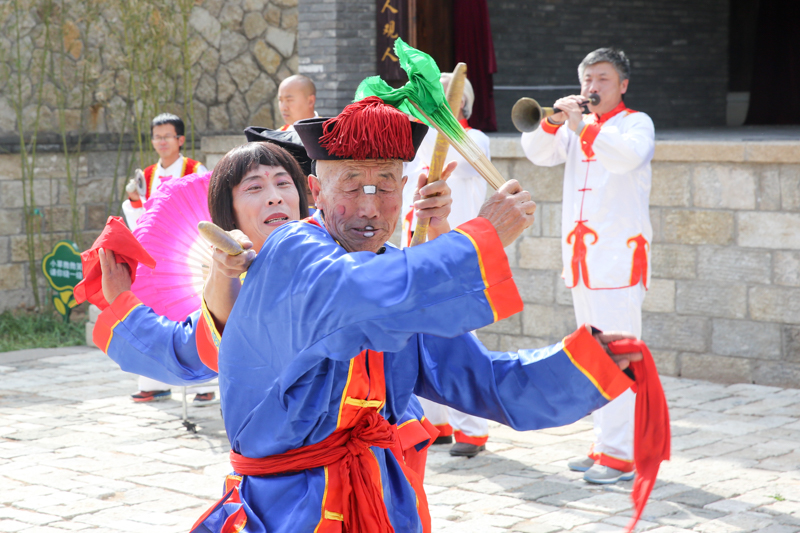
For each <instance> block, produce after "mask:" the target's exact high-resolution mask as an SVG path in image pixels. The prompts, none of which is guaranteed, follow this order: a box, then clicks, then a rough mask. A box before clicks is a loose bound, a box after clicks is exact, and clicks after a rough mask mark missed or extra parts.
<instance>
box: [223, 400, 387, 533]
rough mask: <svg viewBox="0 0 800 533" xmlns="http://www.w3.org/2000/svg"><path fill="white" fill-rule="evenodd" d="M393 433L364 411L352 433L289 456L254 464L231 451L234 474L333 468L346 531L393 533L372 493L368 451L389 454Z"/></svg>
mask: <svg viewBox="0 0 800 533" xmlns="http://www.w3.org/2000/svg"><path fill="white" fill-rule="evenodd" d="M395 439H396V433H395V432H394V430H393V428H392V426H391V424H389V422H387V421H386V419H385V418H383V417H382V416H381V415H379V414H378V413H377V412H376V411H368V412H367V414H366V415H364V416H363V417H362V418H361V419H360V420H359V421H358V422H356V425H355V427H353V428H352V429H347V430H345V431H337V432H335V433H333V434H331V435H330V436H329V437H328V438H326V439H325V440H323V441H322V442H318V443H316V444H312V445H310V446H304V447H302V448H296V449H294V450H289V451H288V452H286V453H282V454H280V455H272V456H269V457H261V458H257V459H253V458H250V457H245V456H243V455H240V454H238V453H236V452H234V451H233V450H231V465H232V466H233V469H234V470H235V471H236V472H237V473H239V474H244V475H246V476H266V475H271V474H285V473H289V472H300V471H302V470H308V469H310V468H319V467H322V466H332V465H336V466H338V468H339V471H340V473H341V480H342V497H343V502H342V503H343V509H344V512H343V513H342V514H343V515H344V531H346V532H352V533H356V532H361V531H369V532H370V533H392V532H394V528H393V527H392V524H391V522H389V515H388V513H387V512H386V505H385V504H384V502H383V499H382V497H381V493H380V491H376V490H374V484H375V483H380V481H379V480H373V479H372V476H371V474H370V472H371V469H370V463H369V461H370V459H369V448H370V446H377V447H379V448H384V449H385V448H391V447H392V446H394V445H395Z"/></svg>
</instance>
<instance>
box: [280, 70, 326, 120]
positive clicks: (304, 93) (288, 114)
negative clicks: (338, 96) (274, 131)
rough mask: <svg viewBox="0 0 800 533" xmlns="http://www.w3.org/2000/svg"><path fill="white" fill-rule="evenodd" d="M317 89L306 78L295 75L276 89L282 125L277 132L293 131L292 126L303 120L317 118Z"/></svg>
mask: <svg viewBox="0 0 800 533" xmlns="http://www.w3.org/2000/svg"><path fill="white" fill-rule="evenodd" d="M316 103H317V87H316V86H315V85H314V82H313V81H311V79H310V78H308V77H307V76H303V75H302V74H295V75H294V76H289V77H288V78H286V79H285V80H283V81H282V82H281V84H280V86H279V87H278V105H279V107H280V110H281V116H282V117H283V121H284V122H285V123H286V124H284V125H283V126H282V127H281V128H280V130H279V131H287V130H292V131H294V126H293V124H294V123H295V122H297V121H298V120H302V119H304V118H313V117H317V116H319V115H317V112H316V111H314V105H315V104H316Z"/></svg>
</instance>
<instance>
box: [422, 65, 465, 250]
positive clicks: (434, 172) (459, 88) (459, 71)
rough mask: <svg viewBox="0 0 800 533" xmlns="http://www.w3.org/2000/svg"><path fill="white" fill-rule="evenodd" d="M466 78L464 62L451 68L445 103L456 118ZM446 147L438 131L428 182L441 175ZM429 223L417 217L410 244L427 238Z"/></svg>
mask: <svg viewBox="0 0 800 533" xmlns="http://www.w3.org/2000/svg"><path fill="white" fill-rule="evenodd" d="M466 78H467V65H466V63H459V64H458V65H456V68H455V69H453V77H452V79H451V80H450V84H449V85H448V86H447V103H448V104H450V109H451V110H453V115H454V116H455V117H456V118H458V115H457V112H456V111H455V110H456V109H460V108H461V98H462V96H463V94H464V80H465V79H466ZM448 148H450V141H448V140H447V137H445V136H444V135H442V134H441V133H438V134H437V135H436V146H435V147H434V149H433V158H432V159H431V167H430V171H429V172H428V183H433V182H435V181H439V179H440V178H441V177H442V169H443V168H444V162H445V161H444V160H445V158H446V157H447V151H448ZM429 225H430V219H429V218H426V219H425V220H419V219H417V225H416V227H415V228H414V236H413V237H412V238H411V246H416V245H418V244H422V243H423V242H425V241H427V240H428V226H429Z"/></svg>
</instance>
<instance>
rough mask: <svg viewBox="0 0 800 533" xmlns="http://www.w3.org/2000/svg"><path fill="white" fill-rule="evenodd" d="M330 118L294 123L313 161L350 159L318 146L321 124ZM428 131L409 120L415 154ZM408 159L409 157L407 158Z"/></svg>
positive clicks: (426, 127) (316, 118)
mask: <svg viewBox="0 0 800 533" xmlns="http://www.w3.org/2000/svg"><path fill="white" fill-rule="evenodd" d="M326 120H330V119H329V118H325V117H314V118H306V119H303V120H298V121H297V122H295V123H294V129H295V131H296V132H297V134H298V135H299V136H300V139H301V140H302V141H303V146H305V147H306V152H307V153H308V156H309V157H310V158H311V159H313V160H314V161H338V160H342V159H351V158H349V157H340V156H336V155H331V154H329V153H328V150H326V149H325V148H323V147H322V146H320V144H319V138H320V137H322V124H323V123H324V122H325V121H326ZM426 133H428V126H426V125H425V124H423V123H421V122H411V141H412V142H413V144H414V154H415V155H416V153H417V150H419V146H420V145H421V144H422V140H423V139H424V138H425V134H426ZM409 161H410V159H409Z"/></svg>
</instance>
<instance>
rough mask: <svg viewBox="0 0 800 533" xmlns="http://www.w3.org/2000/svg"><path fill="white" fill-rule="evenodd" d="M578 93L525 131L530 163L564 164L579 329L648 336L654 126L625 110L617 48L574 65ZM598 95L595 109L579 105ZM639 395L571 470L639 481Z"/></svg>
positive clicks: (569, 263) (569, 274)
mask: <svg viewBox="0 0 800 533" xmlns="http://www.w3.org/2000/svg"><path fill="white" fill-rule="evenodd" d="M578 76H579V78H580V82H581V94H580V96H578V95H575V96H567V97H564V98H561V99H559V100H558V101H556V103H555V104H554V107H557V108H559V109H561V110H562V111H561V112H559V113H556V114H554V115H552V116H550V117H548V118H546V119H544V120H542V123H541V127H540V128H538V129H537V130H535V131H533V132H530V133H523V134H522V148H523V150H524V151H525V155H526V156H527V157H528V159H530V160H531V161H532V162H533V163H534V164H536V165H540V166H555V165H560V164H562V163H566V167H565V169H564V198H563V204H562V215H561V216H562V219H561V231H562V234H561V247H562V257H563V261H564V270H563V277H564V281H565V282H566V284H567V287H570V288H571V289H572V301H573V305H574V308H575V318H576V319H577V322H578V324H584V323H588V324H592V325H593V326H595V327H598V328H600V329H602V330H605V331H628V332H631V333H633V334H634V335H636V336H637V337H640V336H641V334H642V302H643V301H644V295H645V291H646V290H647V287H648V284H649V281H650V268H649V265H650V243H651V242H652V236H653V229H652V227H651V226H650V213H649V209H648V205H649V198H650V177H651V172H650V161H651V159H653V150H654V143H655V141H654V129H653V121H652V120H650V117H648V116H647V115H646V114H644V113H640V112H636V111H633V110H632V109H628V107H626V106H625V102H624V101H623V96H624V95H625V93H626V92H627V90H628V80H629V77H630V62H629V61H628V58H627V57H626V56H625V54H624V53H623V52H622V51H621V50H615V49H612V48H600V49H598V50H595V51H594V52H592V53H590V54H589V55H587V56H586V58H585V59H584V60H583V61H582V62H581V64H580V65H579V66H578ZM592 93H597V94H598V95H599V96H600V102H599V104H598V105H596V106H593V105H591V104H590V105H589V106H588V107H589V110H590V111H591V114H589V115H582V110H581V105H582V104H583V103H584V101H585V100H586V98H587V97H588V96H589V95H590V94H592ZM634 405H635V397H634V394H633V392H631V391H630V390H628V391H626V392H625V393H623V394H622V395H621V396H620V397H619V398H617V399H616V400H614V401H613V402H611V403H610V404H608V405H607V406H605V407H603V408H602V409H600V410H598V411H596V412H595V413H594V431H595V442H594V446H593V448H592V450H591V452H590V453H589V455H588V457H581V458H578V459H576V460H573V461H571V462H570V463H569V467H570V468H571V469H572V470H577V471H583V472H585V474H584V479H585V480H586V481H589V482H591V483H602V484H607V483H616V482H617V481H620V480H629V479H632V478H633V476H634V464H633V430H634Z"/></svg>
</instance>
